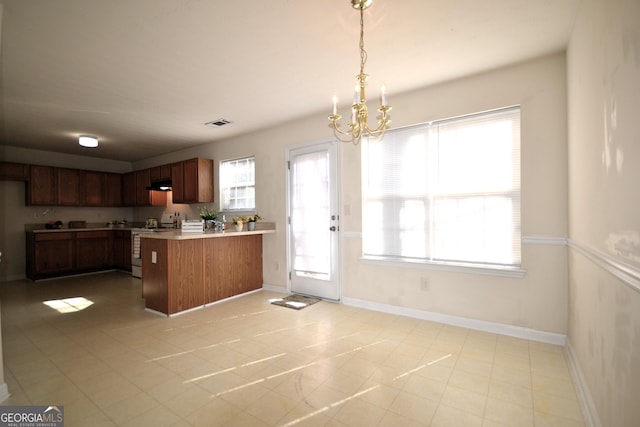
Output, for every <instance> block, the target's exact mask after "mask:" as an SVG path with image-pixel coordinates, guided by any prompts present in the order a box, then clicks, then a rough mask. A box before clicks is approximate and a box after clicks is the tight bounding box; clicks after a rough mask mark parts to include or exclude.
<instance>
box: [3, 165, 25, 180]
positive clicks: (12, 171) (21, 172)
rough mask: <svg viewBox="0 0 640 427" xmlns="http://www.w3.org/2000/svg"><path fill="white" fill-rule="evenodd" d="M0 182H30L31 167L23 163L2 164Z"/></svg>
mask: <svg viewBox="0 0 640 427" xmlns="http://www.w3.org/2000/svg"><path fill="white" fill-rule="evenodd" d="M0 180H5V181H28V180H29V165H25V164H22V163H8V162H0Z"/></svg>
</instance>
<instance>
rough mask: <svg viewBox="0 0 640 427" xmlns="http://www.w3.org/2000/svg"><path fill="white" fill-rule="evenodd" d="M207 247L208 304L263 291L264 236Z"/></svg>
mask: <svg viewBox="0 0 640 427" xmlns="http://www.w3.org/2000/svg"><path fill="white" fill-rule="evenodd" d="M203 243H204V250H203V253H204V290H205V304H209V303H211V302H214V301H219V300H221V299H224V298H229V297H231V296H234V295H239V294H243V293H245V292H249V291H253V290H255V289H260V288H261V287H262V235H260V234H253V235H245V236H237V237H226V238H218V239H204V240H203Z"/></svg>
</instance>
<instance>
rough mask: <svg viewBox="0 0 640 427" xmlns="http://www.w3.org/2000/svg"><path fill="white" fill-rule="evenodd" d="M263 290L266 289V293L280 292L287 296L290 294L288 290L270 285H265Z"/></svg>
mask: <svg viewBox="0 0 640 427" xmlns="http://www.w3.org/2000/svg"><path fill="white" fill-rule="evenodd" d="M262 289H264V290H265V291H271V292H279V293H281V294H282V293H284V294H286V293H288V292H289V290H288V289H287V288H283V287H282V286H276V285H269V284H268V283H263V284H262Z"/></svg>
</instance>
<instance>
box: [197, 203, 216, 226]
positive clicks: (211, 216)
mask: <svg viewBox="0 0 640 427" xmlns="http://www.w3.org/2000/svg"><path fill="white" fill-rule="evenodd" d="M200 218H202V219H203V220H204V225H205V228H207V229H213V228H215V221H216V219H218V213H217V212H216V210H215V209H214V208H211V209H207V207H206V206H205V207H203V208H202V209H200Z"/></svg>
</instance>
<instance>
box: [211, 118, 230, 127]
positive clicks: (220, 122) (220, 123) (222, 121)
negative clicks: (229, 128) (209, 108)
mask: <svg viewBox="0 0 640 427" xmlns="http://www.w3.org/2000/svg"><path fill="white" fill-rule="evenodd" d="M229 123H233V122H232V121H231V120H227V119H218V120H213V121H210V122H207V123H205V126H209V127H211V128H217V127H220V126H224V125H228V124H229Z"/></svg>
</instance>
